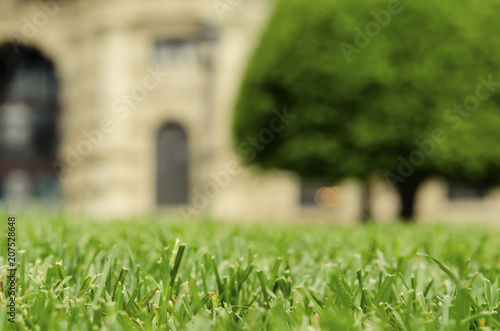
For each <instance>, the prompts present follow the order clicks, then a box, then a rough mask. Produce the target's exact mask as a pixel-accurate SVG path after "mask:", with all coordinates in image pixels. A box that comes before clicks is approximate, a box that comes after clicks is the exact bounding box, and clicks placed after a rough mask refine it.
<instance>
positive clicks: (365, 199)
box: [361, 183, 372, 223]
mask: <svg viewBox="0 0 500 331" xmlns="http://www.w3.org/2000/svg"><path fill="white" fill-rule="evenodd" d="M370 204H371V188H370V183H365V184H364V185H363V187H362V189H361V222H363V223H368V222H371V221H372V211H371V206H370Z"/></svg>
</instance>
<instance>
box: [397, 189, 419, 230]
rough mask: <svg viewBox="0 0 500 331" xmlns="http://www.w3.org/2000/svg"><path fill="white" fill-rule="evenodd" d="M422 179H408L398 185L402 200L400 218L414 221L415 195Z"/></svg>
mask: <svg viewBox="0 0 500 331" xmlns="http://www.w3.org/2000/svg"><path fill="white" fill-rule="evenodd" d="M419 186H420V181H419V180H417V181H409V180H406V181H405V182H404V183H400V184H399V185H398V191H399V198H400V200H401V210H400V213H399V216H400V218H401V219H402V220H403V221H405V222H410V221H413V216H414V212H415V210H414V204H415V196H416V194H417V190H418V187H419Z"/></svg>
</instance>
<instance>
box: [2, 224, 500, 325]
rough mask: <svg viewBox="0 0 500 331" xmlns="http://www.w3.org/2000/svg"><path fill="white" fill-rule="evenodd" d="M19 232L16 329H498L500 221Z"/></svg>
mask: <svg viewBox="0 0 500 331" xmlns="http://www.w3.org/2000/svg"><path fill="white" fill-rule="evenodd" d="M2 216H3V223H4V225H2V226H3V227H4V229H2V230H1V231H2V232H1V233H2V234H4V233H7V230H8V229H7V215H2ZM15 227H16V249H17V250H18V258H17V263H18V267H17V279H16V286H17V300H16V305H17V315H16V323H15V326H14V327H15V328H17V329H19V330H24V329H25V328H31V329H35V330H91V329H104V330H122V329H131V330H142V329H145V330H154V329H160V330H179V329H185V330H211V329H215V330H261V329H262V330H289V329H295V330H319V329H324V330H489V329H493V330H494V329H500V309H499V306H498V305H499V300H500V290H499V286H500V284H499V281H500V280H499V270H500V253H499V249H498V248H499V238H500V229H495V228H487V227H486V228H481V227H462V228H452V227H450V226H444V225H441V226H439V225H435V226H428V225H425V226H424V225H420V226H404V225H398V226H375V225H371V226H363V227H361V226H358V227H356V226H352V227H349V226H334V225H307V224H302V225H288V226H287V225H277V224H275V225H267V224H259V225H256V224H254V225H252V224H240V225H236V224H228V223H216V222H211V221H203V222H193V223H186V222H180V221H168V220H164V221H158V220H155V219H144V220H141V221H136V222H134V221H122V222H110V223H93V222H85V223H83V224H77V223H76V222H75V221H73V220H71V219H70V218H64V217H62V216H59V217H54V218H48V217H43V216H35V217H34V216H30V217H28V216H19V217H18V218H17V220H16V226H15ZM6 238H7V236H6V235H2V239H1V241H2V243H1V249H0V251H1V256H0V265H2V267H1V269H0V273H1V275H2V279H3V284H2V293H0V300H1V302H0V317H1V323H0V326H1V329H4V330H7V329H9V327H12V326H13V325H12V324H11V323H9V322H8V321H7V318H8V317H9V316H8V315H7V314H6V312H7V310H6V306H5V299H7V300H9V298H8V297H7V295H6V290H7V289H6V288H7V287H8V286H7V282H6V281H7V279H6V275H7V266H6V264H7V254H8V252H7V239H6Z"/></svg>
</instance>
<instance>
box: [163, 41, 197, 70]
mask: <svg viewBox="0 0 500 331" xmlns="http://www.w3.org/2000/svg"><path fill="white" fill-rule="evenodd" d="M195 46H196V45H195V43H193V42H192V41H190V40H187V39H168V40H161V41H157V42H156V61H157V62H158V63H160V64H162V65H164V66H182V65H186V64H192V63H196V61H197V55H196V48H195Z"/></svg>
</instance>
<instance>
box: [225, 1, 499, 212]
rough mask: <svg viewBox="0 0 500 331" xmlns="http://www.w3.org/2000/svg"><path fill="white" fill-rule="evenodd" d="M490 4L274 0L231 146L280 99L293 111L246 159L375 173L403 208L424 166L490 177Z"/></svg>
mask: <svg viewBox="0 0 500 331" xmlns="http://www.w3.org/2000/svg"><path fill="white" fill-rule="evenodd" d="M499 10H500V3H498V2H495V1H491V0H490V1H486V2H481V3H478V2H475V1H473V0H459V1H430V2H424V1H409V0H406V1H394V0H390V1H387V0H384V1H382V0H357V1H336V0H317V1H305V0H283V1H279V2H278V3H277V5H276V8H275V13H274V15H273V17H272V19H271V21H270V23H269V25H268V27H267V30H266V32H265V33H264V35H263V37H262V39H261V42H260V45H259V46H258V48H257V50H256V51H255V54H254V56H253V59H252V61H251V63H250V65H249V67H248V70H247V73H246V77H245V80H244V82H243V85H242V88H241V93H240V97H239V100H238V103H237V106H236V112H235V122H234V132H235V137H236V142H237V145H238V146H240V144H241V143H242V142H243V141H244V140H245V139H247V137H248V136H251V135H255V133H256V132H259V130H262V129H263V128H265V127H266V126H268V125H269V120H270V118H271V117H272V116H273V114H274V112H275V110H274V111H273V109H275V108H281V107H287V109H288V112H289V113H292V114H294V115H296V118H295V119H294V120H293V121H290V123H288V124H287V126H286V129H285V130H282V131H280V132H276V133H275V135H274V139H273V140H272V141H271V142H269V143H268V144H266V146H265V148H263V149H262V150H257V151H256V156H255V157H254V158H252V159H251V160H250V161H251V162H253V163H256V164H258V165H260V166H261V167H263V168H266V169H267V168H278V169H286V170H291V171H294V172H296V173H298V174H299V175H300V176H302V177H303V178H309V179H321V180H326V181H331V182H334V181H337V180H340V179H342V178H346V177H358V178H361V179H366V178H367V177H368V176H370V175H372V174H374V173H381V174H384V175H385V177H386V179H387V180H388V181H390V182H392V183H393V184H395V185H396V187H397V188H398V189H399V190H400V193H401V196H402V199H403V209H405V208H406V209H408V208H409V209H410V210H407V211H403V216H405V217H406V216H411V213H412V209H411V206H405V204H406V205H408V204H410V205H411V204H412V203H413V197H414V194H415V191H416V189H417V187H418V185H419V183H420V182H421V181H422V180H423V179H425V178H426V177H427V176H430V175H442V176H448V177H457V178H468V179H474V180H476V179H488V180H497V179H498V177H499V176H498V170H499V169H500V148H497V147H496V146H497V145H498V143H499V142H500V107H499V105H500V70H499V62H500V57H499V56H498V51H500V38H499V37H497V36H496V35H495V33H494V32H495V31H498V30H499V28H500V20H498V17H497V13H498V12H500V11H499ZM405 195H406V196H407V197H409V199H406V198H405ZM405 199H406V200H408V201H404V200H405ZM405 213H406V215H404V214H405Z"/></svg>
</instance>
